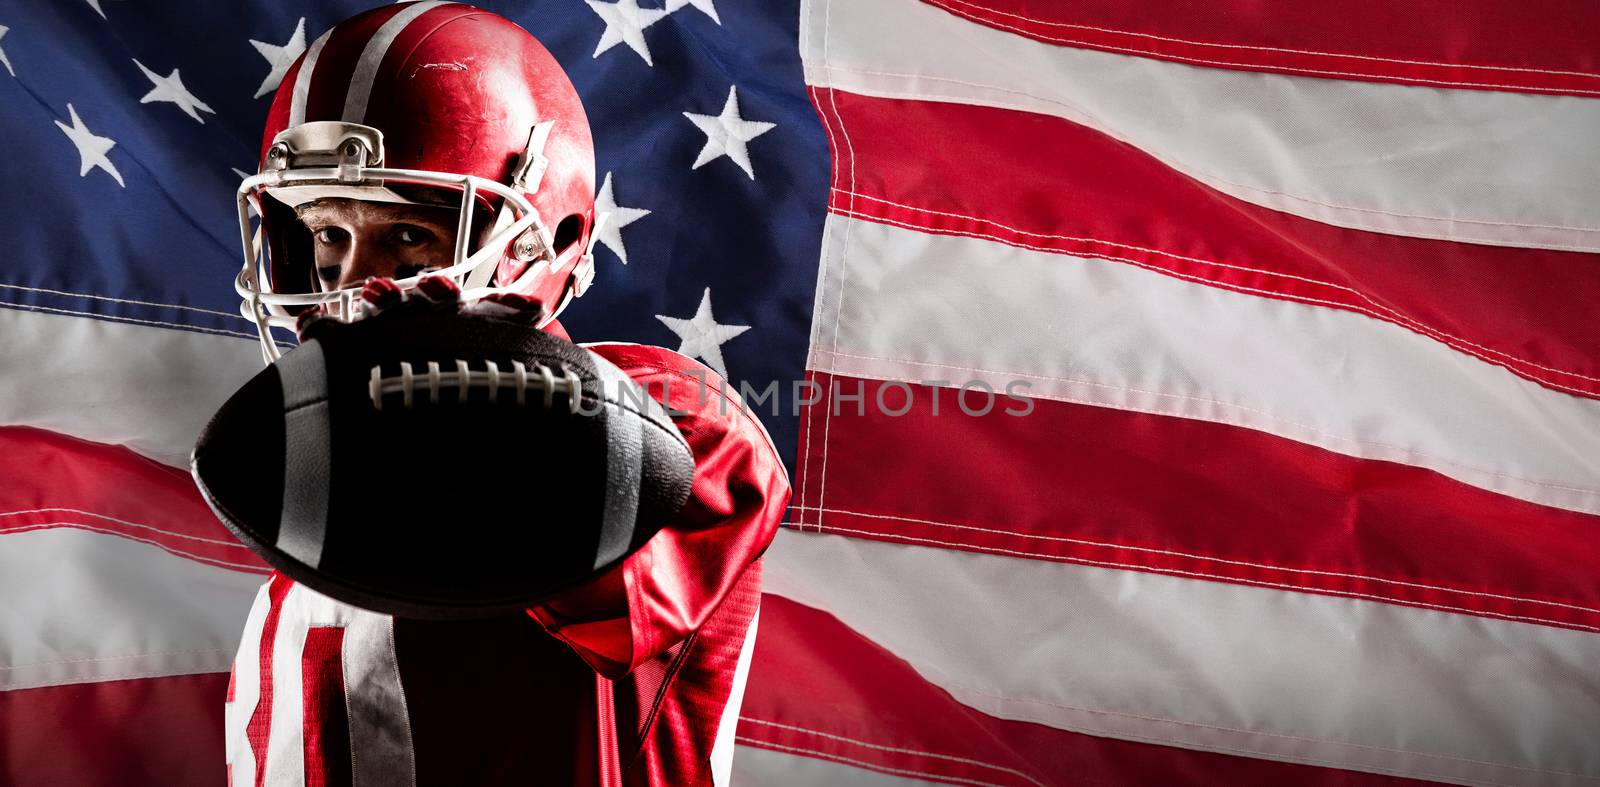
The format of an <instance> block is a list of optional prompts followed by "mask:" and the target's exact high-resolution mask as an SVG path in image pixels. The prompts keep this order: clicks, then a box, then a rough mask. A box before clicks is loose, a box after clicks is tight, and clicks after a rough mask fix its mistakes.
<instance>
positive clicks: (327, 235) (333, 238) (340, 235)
mask: <svg viewBox="0 0 1600 787" xmlns="http://www.w3.org/2000/svg"><path fill="white" fill-rule="evenodd" d="M314 235H315V236H316V239H317V242H318V243H322V244H326V245H332V244H335V243H343V242H344V240H345V239H346V238H348V237H350V233H348V232H345V231H344V230H342V229H339V228H338V227H323V228H321V229H319V230H317V231H316V232H315V233H314Z"/></svg>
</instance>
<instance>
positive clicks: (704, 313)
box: [656, 287, 750, 378]
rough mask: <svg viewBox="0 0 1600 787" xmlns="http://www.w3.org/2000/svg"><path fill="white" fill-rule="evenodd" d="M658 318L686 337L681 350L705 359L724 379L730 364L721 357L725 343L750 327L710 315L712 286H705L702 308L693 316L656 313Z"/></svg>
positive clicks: (701, 300) (680, 346)
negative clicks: (721, 321) (671, 315)
mask: <svg viewBox="0 0 1600 787" xmlns="http://www.w3.org/2000/svg"><path fill="white" fill-rule="evenodd" d="M656 319H658V320H660V321H661V322H662V323H664V324H665V325H666V326H667V327H668V328H670V329H672V332H673V333H675V334H677V335H678V338H679V339H682V340H683V341H682V342H681V343H680V344H679V345H678V352H680V353H683V354H684V355H687V356H689V357H690V358H699V359H700V360H702V361H705V362H706V365H707V366H709V367H711V368H712V369H715V370H716V372H717V374H720V375H722V376H723V377H724V378H726V377H727V376H728V367H727V364H725V363H724V362H723V360H722V345H723V344H725V343H726V342H727V341H728V340H729V339H732V338H733V337H735V336H738V335H739V334H741V333H744V332H745V331H748V330H750V326H748V325H723V324H722V323H719V322H717V320H716V318H715V317H713V316H711V288H710V287H707V288H706V294H705V295H704V296H702V297H701V298H700V308H699V309H698V310H696V311H695V313H694V316H693V317H690V318H689V319H687V320H685V319H682V318H679V317H668V316H666V315H665V314H657V315H656Z"/></svg>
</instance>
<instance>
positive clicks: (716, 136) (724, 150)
mask: <svg viewBox="0 0 1600 787" xmlns="http://www.w3.org/2000/svg"><path fill="white" fill-rule="evenodd" d="M683 116H684V117H686V118H688V119H689V122H691V123H693V124H695V126H697V127H699V129H700V130H701V131H702V132H704V133H705V135H706V146H705V147H703V148H701V149H700V156H699V157H698V158H696V159H695V160H694V166H692V167H690V169H699V168H701V167H703V166H705V165H706V164H708V163H710V162H712V161H715V160H717V159H718V158H720V157H722V156H727V157H728V158H730V159H733V163H735V164H738V165H739V169H742V170H744V174H746V175H749V176H750V179H751V180H755V179H756V171H755V169H754V168H752V167H751V166H750V151H749V150H747V149H746V148H745V143H747V142H749V141H750V140H752V139H755V138H756V137H759V136H761V135H762V134H765V133H767V132H768V131H771V130H772V129H773V128H775V127H776V126H777V125H778V124H776V123H764V122H762V121H759V120H745V119H744V118H742V117H739V89H738V88H737V87H732V86H730V87H729V88H728V103H726V104H723V105H722V114H720V115H697V114H695V113H693V112H685V113H683Z"/></svg>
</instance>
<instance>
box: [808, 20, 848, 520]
mask: <svg viewBox="0 0 1600 787" xmlns="http://www.w3.org/2000/svg"><path fill="white" fill-rule="evenodd" d="M823 1H824V2H827V1H828V0H823ZM811 8H813V9H814V8H815V5H814V4H813V5H812V6H811ZM806 28H807V29H808V30H809V28H810V25H809V24H807V25H806ZM808 35H809V34H808ZM823 46H824V54H823V59H824V61H826V59H827V53H826V52H827V50H826V46H827V37H826V35H824V37H823ZM809 90H810V93H811V101H812V105H813V106H815V107H816V109H817V114H818V116H820V118H821V120H822V128H823V130H825V131H826V132H827V133H828V150H829V151H830V152H832V153H833V157H832V158H833V161H832V171H831V172H829V173H828V187H829V188H830V189H832V188H835V186H834V184H835V183H837V182H838V181H839V171H838V158H839V157H838V151H839V143H838V140H837V139H836V138H835V137H834V135H833V124H832V123H829V122H828V118H827V112H826V110H824V109H823V107H822V101H821V99H820V98H819V97H818V93H819V92H820V90H819V89H818V88H816V87H810V88H809ZM828 95H829V98H830V100H831V99H832V96H833V90H832V89H831V88H830V89H828ZM834 106H835V108H837V106H838V104H837V103H835V104H834ZM851 190H852V191H854V185H853V184H852V187H851ZM828 230H829V228H828V227H827V224H826V223H824V225H823V233H822V253H821V259H822V287H821V289H820V291H819V295H820V296H821V297H819V298H817V303H816V304H815V305H814V306H813V307H812V311H811V321H812V324H813V325H816V326H821V324H822V321H821V320H820V319H818V318H819V317H820V316H821V312H822V308H823V305H824V303H826V297H827V292H828V287H827V284H828V272H829V270H830V269H831V268H832V265H830V264H829V262H830V258H829V256H828V255H829V254H830V253H831V250H832V249H831V241H832V239H833V233H832V232H830V231H828ZM846 230H847V231H848V228H846ZM815 338H816V339H818V340H820V339H821V336H816V337H815ZM835 339H837V333H836V334H835ZM837 346H838V345H837V342H836V343H835V348H837ZM807 349H809V348H807ZM829 384H830V385H831V384H832V380H831V379H830V381H829ZM815 420H816V405H814V404H813V405H811V406H809V407H807V408H806V417H805V421H806V436H805V448H804V453H805V457H804V463H803V465H802V468H801V479H800V502H801V503H805V502H806V500H807V499H808V497H809V496H810V493H811V488H810V483H809V482H810V479H811V425H812V423H813V422H815ZM818 502H821V501H820V500H819V501H818Z"/></svg>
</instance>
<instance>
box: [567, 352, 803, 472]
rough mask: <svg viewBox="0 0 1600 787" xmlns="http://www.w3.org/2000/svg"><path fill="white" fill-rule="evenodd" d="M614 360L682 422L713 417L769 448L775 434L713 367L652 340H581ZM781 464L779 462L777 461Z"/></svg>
mask: <svg viewBox="0 0 1600 787" xmlns="http://www.w3.org/2000/svg"><path fill="white" fill-rule="evenodd" d="M582 346H583V347H584V348H586V349H588V350H590V351H592V352H593V353H595V354H596V355H599V356H600V357H602V358H604V359H606V360H607V361H610V362H611V363H612V364H614V365H616V367H617V368H619V369H621V370H622V371H623V372H624V373H625V374H627V375H628V376H629V377H630V378H632V379H633V381H634V382H636V383H638V384H639V385H640V386H641V387H643V388H644V390H645V391H646V392H647V393H649V395H650V397H651V398H653V399H655V400H656V401H658V402H660V403H661V404H662V405H664V406H666V407H667V410H668V412H670V413H672V416H673V420H674V421H678V422H679V427H680V428H685V429H687V428H689V427H691V425H699V426H702V427H703V426H709V425H710V424H712V423H715V424H716V425H717V427H718V430H719V431H722V430H726V431H728V432H732V433H734V434H738V435H740V436H742V437H744V438H745V439H746V440H748V441H749V442H751V443H754V444H756V445H760V446H762V447H764V448H765V449H767V450H769V451H771V453H772V456H773V457H774V458H776V456H777V448H776V446H774V445H773V443H772V437H771V435H769V434H767V430H766V427H765V426H764V425H762V423H761V419H759V418H757V417H756V414H755V412H754V410H752V409H751V408H750V406H748V405H747V404H746V402H745V400H744V398H743V397H742V396H741V395H740V393H739V390H738V389H737V388H735V387H734V386H733V385H732V384H730V383H729V382H728V381H727V380H724V379H723V378H722V375H719V374H717V373H716V371H715V370H713V369H712V368H711V367H709V366H706V365H705V364H703V363H701V362H699V361H697V360H695V359H693V358H690V357H689V356H687V355H684V354H682V353H679V352H674V351H672V350H668V349H667V348H665V347H657V346H654V345H649V344H632V343H629V342H587V343H584V344H583V345H582ZM778 464H779V465H780V466H781V464H782V463H781V462H779V463H778Z"/></svg>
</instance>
